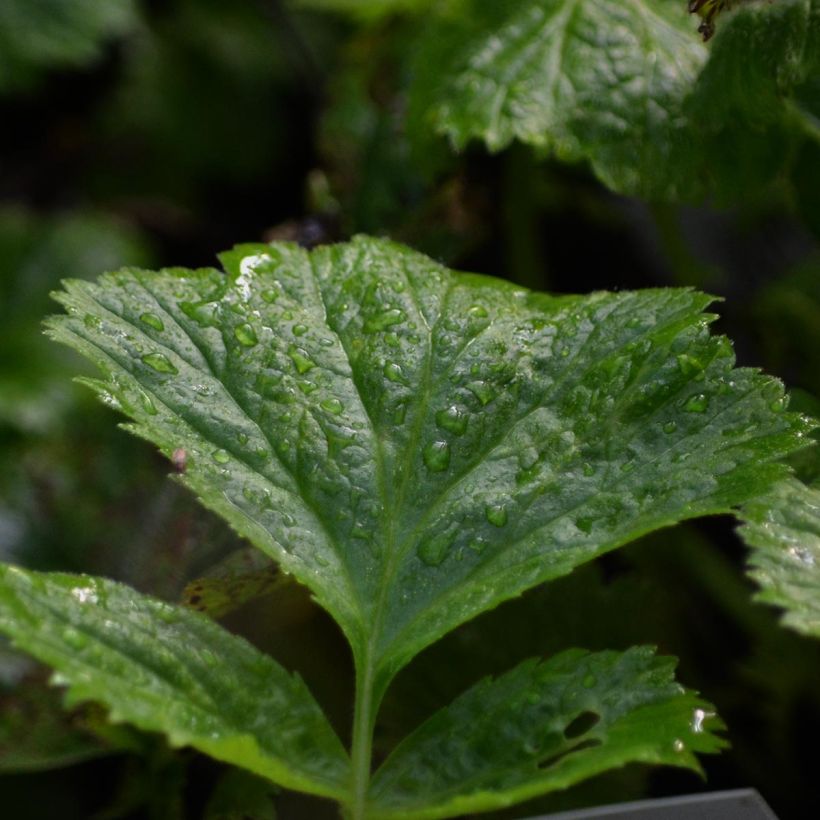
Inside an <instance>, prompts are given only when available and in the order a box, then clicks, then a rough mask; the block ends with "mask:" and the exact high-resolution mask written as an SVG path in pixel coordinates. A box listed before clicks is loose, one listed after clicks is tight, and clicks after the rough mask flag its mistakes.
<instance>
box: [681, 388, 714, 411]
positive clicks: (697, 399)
mask: <svg viewBox="0 0 820 820" xmlns="http://www.w3.org/2000/svg"><path fill="white" fill-rule="evenodd" d="M707 407H709V399H708V398H707V397H706V396H705V395H704V394H703V393H697V394H696V395H694V396H690V397H689V398H688V399H687V400H686V401H685V402H684V405H683V409H684V410H685V411H686V412H687V413H704V412H706V408H707Z"/></svg>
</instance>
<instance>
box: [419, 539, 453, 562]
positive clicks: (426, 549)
mask: <svg viewBox="0 0 820 820" xmlns="http://www.w3.org/2000/svg"><path fill="white" fill-rule="evenodd" d="M454 540H455V534H454V533H447V532H443V533H440V534H439V535H435V536H433V537H432V538H431V539H430V540H429V541H425V542H424V543H423V544H421V545H420V546H419V548H418V556H419V558H421V560H422V561H423V562H424V563H425V564H427V566H429V567H437V566H438V565H439V564H441V562H442V561H443V560H444V559H445V557H446V556H447V552H448V550H449V549H450V546H451V545H452V543H453V541H454Z"/></svg>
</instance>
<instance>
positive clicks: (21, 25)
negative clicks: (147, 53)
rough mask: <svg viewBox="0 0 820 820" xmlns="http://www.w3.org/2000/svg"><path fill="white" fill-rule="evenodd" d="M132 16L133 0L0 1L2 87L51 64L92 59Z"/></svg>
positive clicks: (128, 24)
mask: <svg viewBox="0 0 820 820" xmlns="http://www.w3.org/2000/svg"><path fill="white" fill-rule="evenodd" d="M135 19H136V10H135V8H134V3H133V0H106V2H103V3H101V2H99V0H3V3H2V4H0V92H1V91H7V90H9V89H15V88H17V87H21V86H25V85H27V84H28V83H29V82H30V81H31V80H32V79H34V78H35V77H36V76H37V74H38V73H39V72H40V71H42V70H44V69H47V68H50V67H52V66H59V67H62V66H75V65H77V66H79V65H83V64H84V63H88V62H91V61H92V60H94V59H95V58H97V57H99V55H100V53H101V50H102V46H103V44H104V43H105V41H106V40H108V39H109V38H111V37H113V36H116V35H117V34H120V33H122V32H124V31H126V30H128V28H130V27H131V26H132V25H134V23H135Z"/></svg>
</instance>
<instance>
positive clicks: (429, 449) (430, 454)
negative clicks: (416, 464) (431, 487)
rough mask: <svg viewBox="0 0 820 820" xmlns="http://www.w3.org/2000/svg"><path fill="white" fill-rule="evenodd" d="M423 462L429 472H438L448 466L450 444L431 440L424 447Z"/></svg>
mask: <svg viewBox="0 0 820 820" xmlns="http://www.w3.org/2000/svg"><path fill="white" fill-rule="evenodd" d="M424 464H425V466H426V467H427V469H428V470H429V471H430V472H431V473H440V472H442V471H443V470H446V469H447V468H448V467H449V466H450V445H449V444H448V443H447V442H446V441H433V442H431V443H430V444H428V445H427V446H426V447H425V448H424Z"/></svg>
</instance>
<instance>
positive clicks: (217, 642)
mask: <svg viewBox="0 0 820 820" xmlns="http://www.w3.org/2000/svg"><path fill="white" fill-rule="evenodd" d="M0 630H2V631H3V632H5V633H6V634H8V635H9V636H10V637H11V638H12V640H13V642H14V643H15V645H17V646H18V647H19V648H21V649H24V650H25V651H27V652H29V653H31V654H32V655H34V656H35V657H36V658H38V659H39V660H40V661H42V662H44V663H46V664H48V665H50V666H53V667H54V668H55V669H56V670H57V674H56V676H55V682H58V683H61V684H65V685H66V686H68V692H67V699H68V702H69V703H71V704H76V703H79V702H82V701H86V700H92V701H98V702H100V703H102V704H104V705H105V706H107V707H108V708H109V709H110V712H111V719H112V720H113V721H115V722H117V721H125V722H129V723H132V724H134V725H136V726H137V727H139V728H141V729H144V730H148V731H155V732H162V733H164V734H166V735H167V736H168V738H169V740H170V742H171V743H172V745H175V746H183V745H190V746H194V747H195V748H197V749H199V750H200V751H203V752H205V753H207V754H209V755H211V756H212V757H215V758H217V759H219V760H224V761H225V762H228V763H232V764H234V765H237V766H241V767H243V768H245V769H248V770H249V771H252V772H255V773H256V774H258V775H260V776H263V777H267V778H269V779H271V780H273V781H275V782H278V783H282V784H283V785H286V786H290V787H293V788H299V789H303V790H305V791H308V792H312V793H316V794H321V795H326V796H330V797H338V796H339V795H341V794H343V793H344V792H345V790H346V787H347V778H348V767H349V764H348V761H347V756H346V754H345V752H344V749H343V748H342V745H341V743H340V742H339V740H338V738H337V737H336V735H335V734H334V733H333V730H332V729H331V728H330V726H329V725H328V724H327V722H326V720H325V718H324V715H323V714H322V712H321V710H320V709H319V707H318V705H317V704H316V702H315V701H314V700H313V698H312V696H311V695H310V693H309V692H308V690H307V688H306V687H305V685H304V684H303V683H302V681H301V680H300V679H299V678H298V677H294V676H292V675H290V674H289V673H288V672H286V671H285V670H284V669H282V667H280V666H279V665H278V664H276V663H275V662H274V661H273V659H271V658H270V657H268V656H267V655H264V654H262V653H260V652H258V651H257V650H256V649H254V648H253V647H251V646H250V645H249V644H248V643H247V642H245V641H244V640H243V639H241V638H239V637H236V636H233V635H231V634H230V633H228V632H226V631H225V630H224V629H222V628H221V627H219V626H218V625H216V624H215V623H213V622H212V621H211V620H209V619H208V618H205V617H204V616H203V615H200V614H199V613H195V612H191V611H190V610H187V609H185V608H182V607H176V606H172V605H170V604H165V603H162V602H160V601H157V600H156V599H153V598H148V597H143V596H140V595H139V594H138V593H137V592H135V591H134V590H132V589H129V588H128V587H124V586H122V585H120V584H116V583H114V582H111V581H104V580H100V579H94V578H90V577H88V576H80V575H64V574H57V573H53V574H46V573H36V572H27V571H25V570H22V569H19V568H16V567H9V566H6V565H2V566H0Z"/></svg>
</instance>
